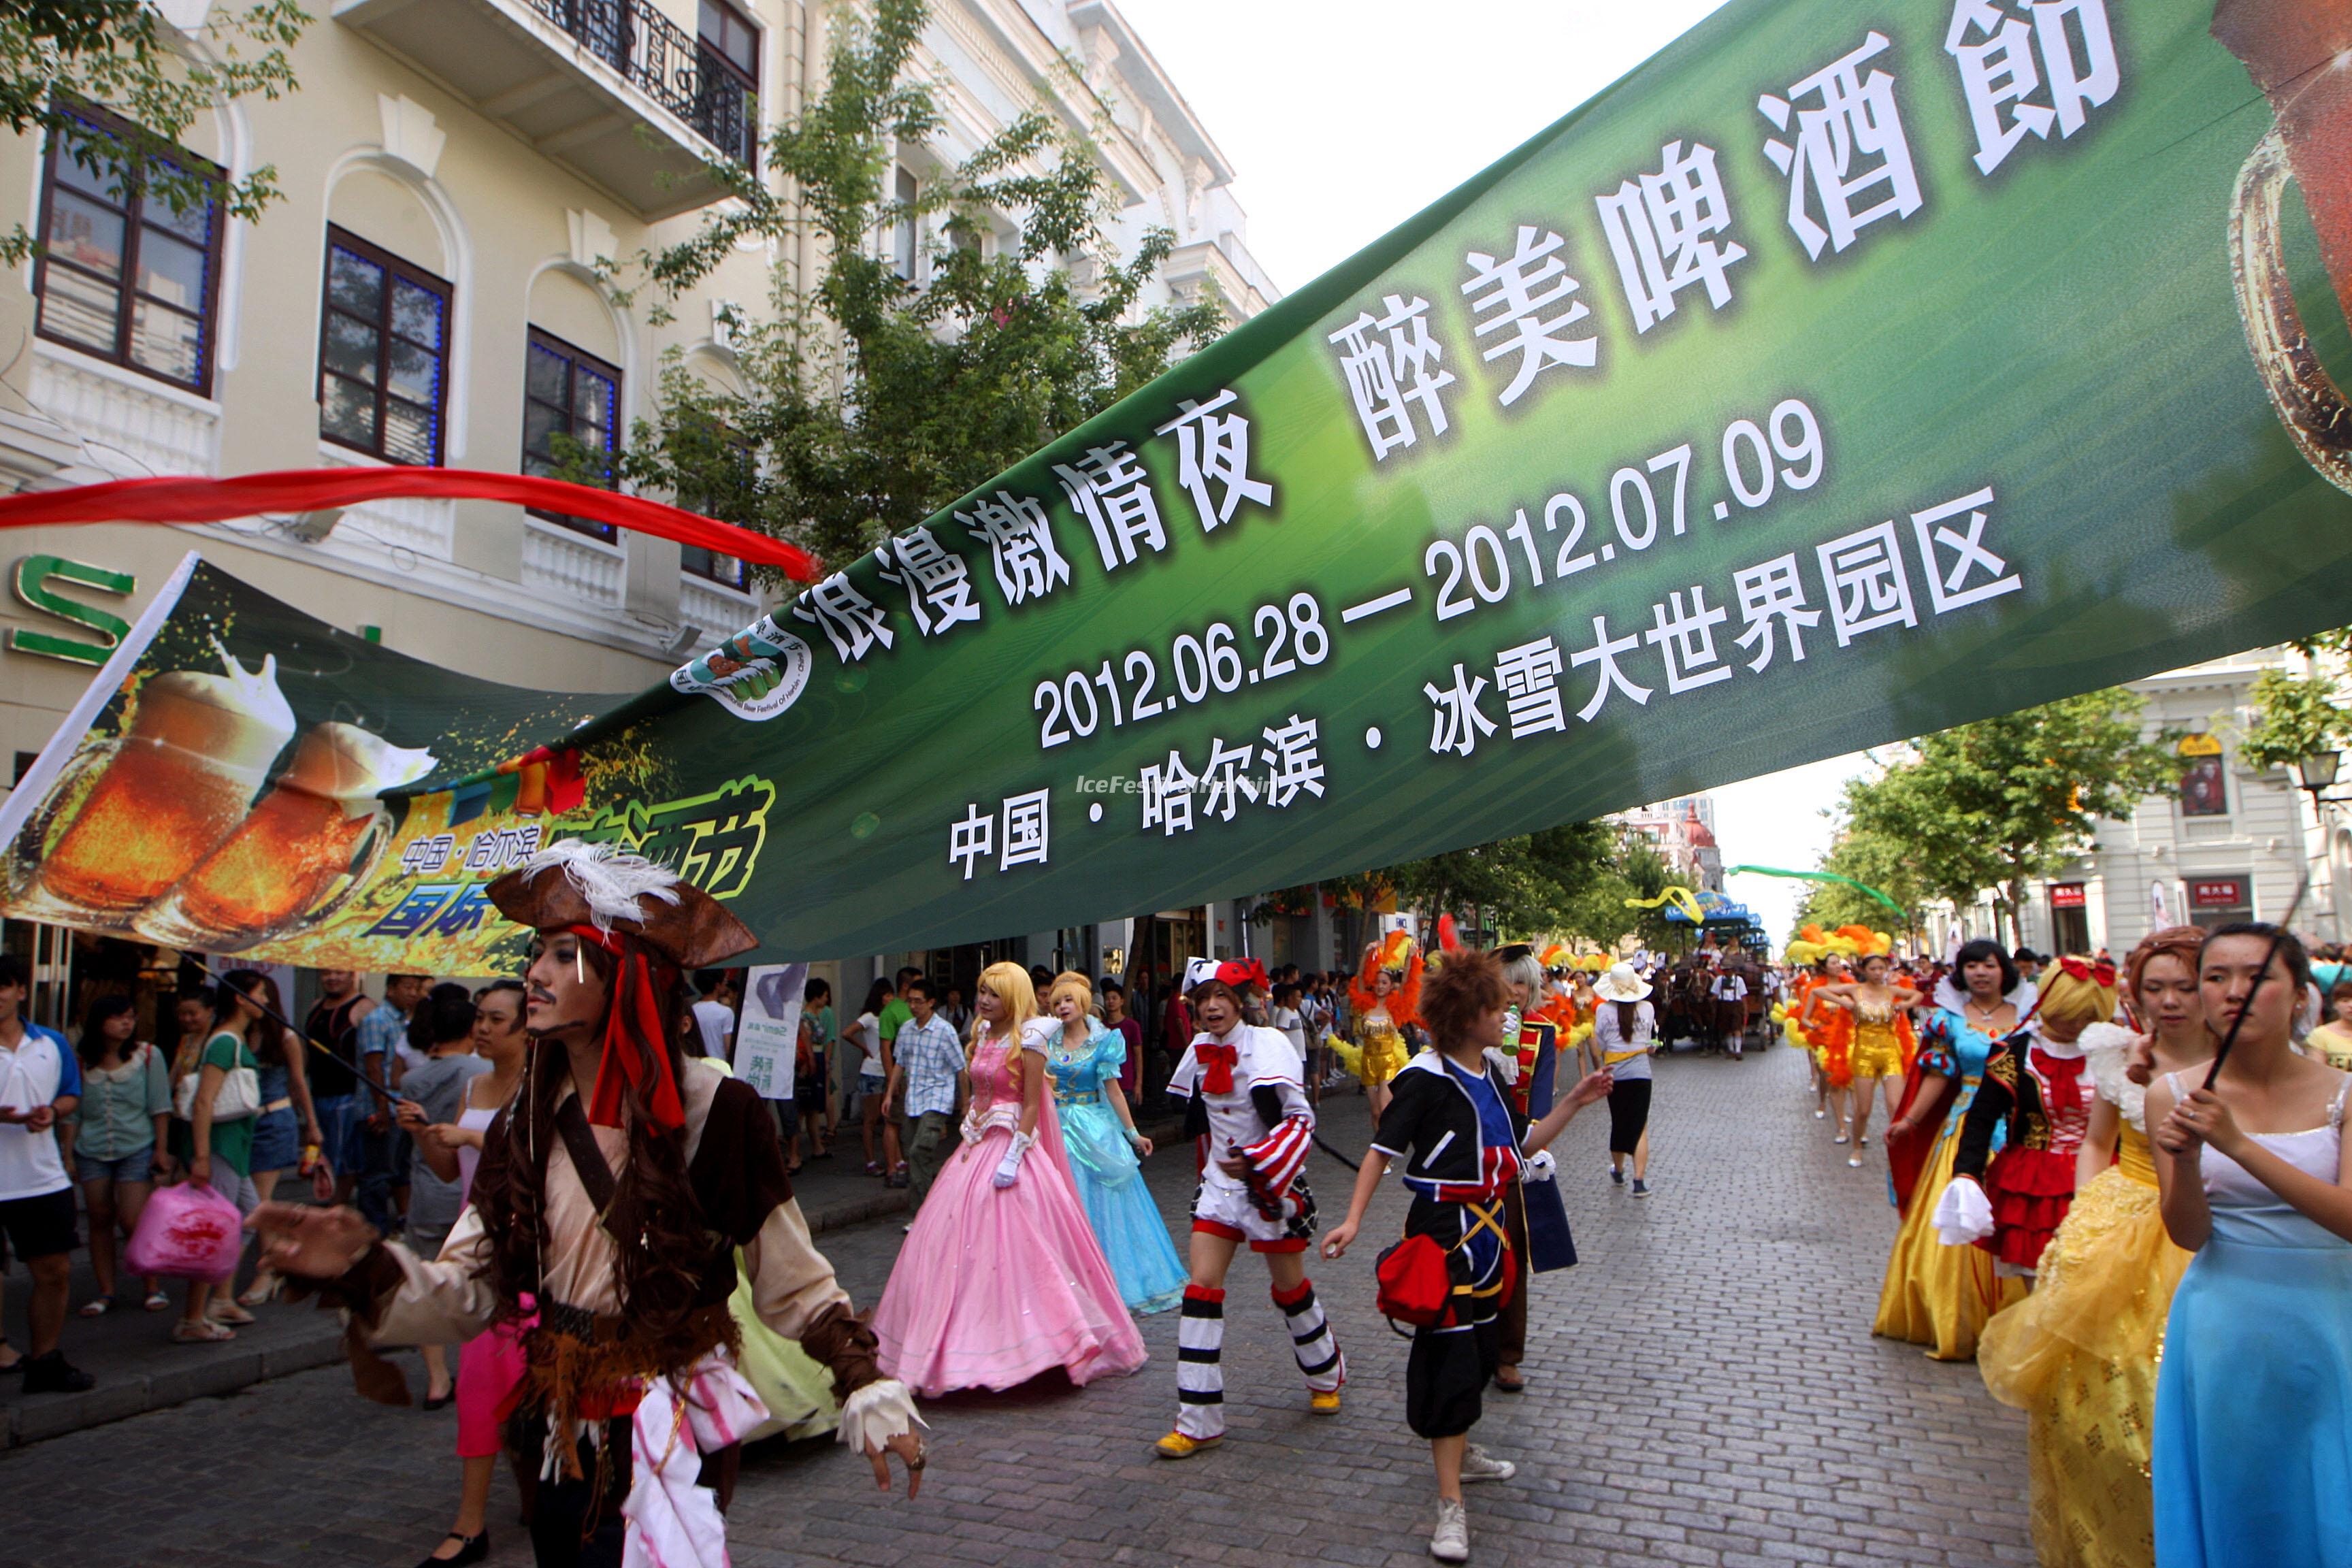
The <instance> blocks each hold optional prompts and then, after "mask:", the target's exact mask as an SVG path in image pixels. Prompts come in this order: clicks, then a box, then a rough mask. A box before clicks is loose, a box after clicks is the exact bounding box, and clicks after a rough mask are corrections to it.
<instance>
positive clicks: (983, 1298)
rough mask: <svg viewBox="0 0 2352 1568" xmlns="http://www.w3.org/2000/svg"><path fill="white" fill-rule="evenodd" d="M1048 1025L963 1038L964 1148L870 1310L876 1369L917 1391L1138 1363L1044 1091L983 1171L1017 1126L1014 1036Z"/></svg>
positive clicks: (1129, 1367)
mask: <svg viewBox="0 0 2352 1568" xmlns="http://www.w3.org/2000/svg"><path fill="white" fill-rule="evenodd" d="M1041 1025H1042V1026H1043V1027H1041ZM1051 1027H1052V1026H1051V1025H1050V1024H1047V1023H1045V1021H1044V1020H1039V1019H1031V1020H1030V1021H1029V1023H1028V1024H1027V1025H1026V1026H1024V1030H1023V1034H1022V1036H1021V1037H1019V1038H1016V1039H1012V1040H1004V1039H995V1038H990V1037H984V1036H983V1037H982V1038H980V1039H979V1040H977V1041H975V1042H974V1044H973V1047H972V1053H971V1110H969V1111H968V1112H966V1113H965V1117H964V1124H963V1146H962V1147H961V1148H960V1149H958V1150H957V1151H956V1152H955V1153H953V1154H951V1155H950V1156H949V1158H948V1163H947V1164H946V1166H945V1167H944V1168H942V1169H941V1170H940V1173H939V1176H938V1177H937V1179H936V1180H935V1181H934V1182H933V1183H932V1184H931V1190H930V1194H929V1196H927V1197H926V1198H924V1200H923V1206H922V1207H921V1208H919V1209H918V1210H917V1211H916V1212H915V1223H914V1226H913V1227H912V1228H911V1229H909V1230H908V1233H907V1239H906V1242H905V1244H904V1245H903V1246H902V1247H900V1248H899V1251H898V1263H897V1265H896V1266H894V1267H893V1268H891V1270H890V1282H889V1284H887V1286H885V1287H884V1288H883V1290H882V1301H881V1304H880V1305H879V1306H878V1307H877V1308H876V1309H875V1311H874V1335H875V1338H876V1339H877V1340H878V1341H879V1342H881V1363H882V1367H883V1370H884V1371H885V1372H886V1373H887V1374H888V1375H890V1376H892V1377H896V1378H898V1379H900V1380H901V1381H903V1382H905V1383H906V1384H908V1386H910V1387H912V1388H913V1389H914V1390H915V1392H916V1393H918V1394H921V1395H923V1396H924V1397H925V1398H927V1399H928V1398H933V1397H936V1396H938V1395H939V1394H945V1393H947V1392H948V1391H950V1389H958V1388H989V1389H1000V1388H1011V1387H1013V1385H1014V1384H1021V1383H1026V1382H1028V1381H1029V1380H1030V1379H1031V1378H1033V1377H1035V1376H1037V1375H1038V1374H1040V1373H1045V1372H1050V1371H1052V1370H1054V1369H1055V1368H1056V1367H1058V1368H1060V1369H1061V1370H1062V1371H1063V1372H1064V1373H1066V1374H1067V1375H1068V1377H1069V1380H1070V1381H1071V1382H1072V1383H1073V1384H1087V1383H1090V1382H1092V1381H1093V1380H1094V1379H1096V1378H1097V1377H1102V1376H1105V1375H1118V1374H1124V1373H1131V1372H1133V1371H1135V1370H1136V1369H1137V1368H1138V1367H1139V1366H1141V1365H1142V1364H1143V1361H1144V1349H1143V1336H1142V1335H1141V1334H1139V1333H1138V1332H1137V1331H1136V1327H1135V1320H1133V1319H1132V1318H1130V1317H1129V1316H1128V1315H1127V1304H1126V1302H1125V1301H1123V1300H1120V1298H1119V1293H1118V1279H1116V1278H1115V1277H1114V1276H1113V1275H1112V1273H1111V1270H1110V1265H1109V1263H1108V1261H1106V1260H1105V1258H1104V1257H1103V1249H1102V1244H1101V1243H1100V1242H1098V1241H1097V1240H1096V1239H1095V1232H1094V1227H1093V1226H1091V1225H1089V1224H1088V1223H1087V1211H1086V1209H1085V1208H1084V1207H1083V1206H1082V1205H1080V1204H1079V1202H1078V1194H1077V1192H1076V1188H1075V1187H1074V1186H1073V1185H1072V1183H1071V1178H1070V1165H1069V1161H1068V1158H1067V1156H1066V1154H1065V1153H1064V1152H1063V1143H1062V1135H1061V1122H1060V1118H1059V1117H1058V1116H1057V1115H1056V1114H1055V1106H1054V1097H1053V1096H1052V1095H1050V1094H1049V1095H1047V1096H1046V1097H1045V1104H1044V1105H1043V1106H1042V1107H1041V1108H1040V1109H1039V1111H1038V1116H1037V1127H1036V1132H1035V1139H1036V1142H1035V1144H1034V1147H1032V1148H1031V1149H1030V1151H1029V1152H1028V1154H1027V1155H1026V1156H1025V1157H1024V1159H1023V1160H1022V1162H1021V1166H1020V1171H1019V1173H1018V1175H1017V1176H1016V1177H1015V1179H1014V1181H1013V1184H1012V1185H1011V1186H1009V1187H1000V1186H998V1185H996V1183H995V1176H996V1171H997V1167H998V1166H999V1164H1000V1163H1002V1162H1003V1158H1004V1154H1005V1152H1006V1150H1007V1149H1008V1148H1009V1147H1010V1145H1011V1144H1012V1142H1013V1134H1014V1133H1015V1132H1016V1131H1018V1130H1019V1127H1020V1124H1021V1098H1022V1094H1021V1075H1022V1074H1023V1073H1024V1072H1025V1071H1028V1070H1030V1067H1031V1064H1030V1063H1029V1062H1028V1061H1027V1060H1026V1059H1025V1058H1026V1051H1024V1047H1027V1048H1028V1049H1029V1050H1034V1051H1037V1052H1039V1053H1041V1054H1042V1053H1044V1052H1045V1050H1046V1049H1047V1047H1048V1043H1049V1036H1048V1035H1047V1033H1046V1032H1045V1031H1046V1030H1049V1029H1050V1028H1051Z"/></svg>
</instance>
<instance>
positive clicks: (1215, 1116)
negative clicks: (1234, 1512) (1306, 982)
mask: <svg viewBox="0 0 2352 1568" xmlns="http://www.w3.org/2000/svg"><path fill="white" fill-rule="evenodd" d="M1265 984H1266V980H1265V970H1264V968H1262V967H1261V966H1260V965H1259V964H1258V963H1257V962H1256V961H1255V959H1253V960H1250V961H1248V962H1247V963H1219V962H1217V961H1215V960H1213V959H1205V958H1196V959H1193V960H1192V962H1191V963H1189V964H1187V965H1186V967H1185V972H1184V988H1185V993H1186V996H1187V999H1188V1000H1189V1001H1190V1002H1191V1004H1192V1011H1193V1016H1195V1017H1197V1018H1202V1022H1203V1026H1202V1029H1201V1030H1200V1032H1199V1033H1197V1034H1196V1035H1195V1036H1194V1037H1193V1039H1192V1047H1191V1048H1190V1049H1189V1050H1187V1051H1186V1052H1185V1054H1184V1057H1183V1059H1182V1060H1181V1061H1179V1062H1178V1063H1177V1064H1176V1070H1175V1073H1174V1074H1173V1076H1172V1077H1171V1079H1169V1083H1168V1092H1169V1093H1170V1094H1171V1095H1172V1096H1174V1097H1176V1098H1177V1099H1179V1100H1183V1101H1184V1102H1185V1107H1186V1109H1185V1121H1184V1130H1185V1131H1186V1132H1188V1133H1190V1134H1191V1135H1192V1137H1193V1138H1194V1139H1195V1140H1196V1141H1197V1146H1198V1148H1199V1150H1200V1162H1201V1184H1200V1187H1199V1189H1198V1190H1197V1191H1196V1192H1195V1194H1193V1199H1192V1235H1193V1237H1194V1240H1193V1247H1192V1282H1191V1283H1189V1284H1187V1285H1186V1286H1185V1288H1184V1302H1183V1310H1182V1316H1181V1320H1180V1321H1179V1323H1178V1326H1177V1345H1178V1349H1177V1357H1178V1360H1177V1367H1176V1389H1177V1395H1176V1397H1177V1411H1176V1427H1175V1430H1173V1431H1171V1432H1170V1433H1169V1434H1168V1435H1167V1436H1164V1437H1162V1438H1160V1441H1159V1442H1158V1443H1157V1444H1155V1445H1154V1446H1153V1447H1154V1449H1155V1451H1156V1452H1157V1453H1159V1455H1160V1457H1161V1458H1169V1459H1183V1458H1191V1457H1192V1455H1194V1454H1196V1453H1198V1452H1200V1450H1202V1448H1205V1447H1209V1446H1210V1445H1212V1444H1214V1443H1217V1442H1220V1441H1222V1440H1223V1437H1224V1435H1225V1374H1224V1368H1223V1353H1224V1339H1225V1291H1224V1277H1225V1270H1226V1269H1227V1268H1230V1267H1231V1266H1232V1260H1233V1252H1234V1247H1237V1246H1238V1245H1239V1244H1241V1243H1243V1242H1247V1243H1248V1244H1249V1247H1250V1250H1251V1251H1253V1252H1258V1253H1264V1254H1265V1255H1266V1263H1267V1267H1268V1268H1270V1269H1271V1270H1272V1271H1273V1273H1274V1276H1275V1284H1274V1304H1275V1306H1276V1308H1277V1309H1278V1310H1280V1311H1281V1313H1282V1316H1283V1320H1284V1321H1285V1323H1286V1325H1287V1326H1288V1328H1289V1330H1290V1342H1291V1349H1292V1352H1293V1353H1294V1355H1295V1356H1296V1357H1297V1362H1298V1372H1299V1375H1300V1376H1302V1377H1304V1378H1305V1379H1306V1380H1307V1391H1308V1396H1309V1405H1310V1407H1311V1408H1312V1409H1313V1410H1314V1411H1315V1412H1316V1414H1318V1415H1336V1414H1337V1413H1338V1412H1339V1385H1340V1384H1342V1383H1344V1382H1346V1381H1347V1373H1348V1368H1347V1362H1346V1360H1345V1358H1343V1357H1342V1356H1341V1355H1340V1353H1339V1342H1338V1341H1337V1340H1335V1339H1334V1338H1332V1335H1331V1326H1330V1324H1329V1323H1328V1321H1326V1320H1325V1318H1324V1315H1323V1305H1322V1303H1321V1302H1319V1301H1318V1300H1316V1299H1315V1284H1314V1281H1313V1280H1311V1279H1307V1275H1306V1270H1305V1268H1303V1267H1302V1266H1300V1264H1299V1263H1298V1262H1297V1259H1298V1258H1299V1257H1300V1255H1301V1254H1303V1253H1305V1252H1306V1250H1307V1238H1308V1237H1311V1236H1313V1235H1314V1234H1315V1195H1314V1194H1312V1193H1310V1192H1309V1191H1307V1183H1306V1182H1305V1181H1304V1180H1303V1179H1302V1173H1303V1172H1304V1171H1305V1169H1306V1165H1307V1148H1308V1146H1309V1145H1310V1144H1311V1143H1312V1142H1313V1141H1314V1135H1315V1108H1314V1107H1313V1106H1312V1105H1311V1104H1309V1103H1308V1102H1307V1091H1306V1089H1305V1088H1304V1087H1303V1085H1302V1082H1301V1079H1302V1077H1303V1074H1304V1072H1305V1068H1306V1064H1305V1063H1303V1062H1301V1061H1300V1060H1299V1058H1298V1053H1297V1051H1295V1050H1293V1049H1291V1046H1290V1041H1289V1039H1288V1038H1287V1037H1286V1036H1285V1035H1284V1034H1283V1033H1282V1031H1280V1030H1279V1029H1268V1028H1262V1027H1260V1026H1256V1025H1254V1024H1245V1023H1243V1022H1242V1021H1241V1016H1242V1005H1243V1003H1244V1000H1245V998H1246V996H1247V994H1248V993H1249V992H1250V991H1251V990H1252V989H1254V988H1255V989H1261V990H1262V989H1264V988H1265ZM1210 1016H1215V1017H1217V1018H1219V1019H1222V1020H1223V1021H1224V1030H1225V1032H1224V1033H1223V1034H1216V1033H1213V1032H1212V1031H1211V1029H1210V1028H1209V1027H1208V1026H1207V1024H1208V1021H1209V1017H1210ZM1204 1240H1205V1241H1207V1242H1208V1244H1209V1245H1207V1246H1205V1247H1204V1246H1203V1241H1204ZM1220 1243H1222V1245H1218V1244H1220ZM1286 1274H1294V1275H1296V1276H1297V1279H1296V1281H1295V1282H1292V1283H1287V1284H1286V1283H1285V1281H1284V1279H1283V1276H1284V1275H1286ZM1204 1279H1205V1280H1206V1282H1204Z"/></svg>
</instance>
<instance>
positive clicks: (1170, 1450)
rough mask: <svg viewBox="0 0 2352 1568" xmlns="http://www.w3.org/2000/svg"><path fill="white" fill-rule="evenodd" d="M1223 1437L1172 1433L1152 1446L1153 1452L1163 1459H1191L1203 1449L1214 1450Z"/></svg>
mask: <svg viewBox="0 0 2352 1568" xmlns="http://www.w3.org/2000/svg"><path fill="white" fill-rule="evenodd" d="M1223 1441H1224V1439H1223V1437H1187V1436H1184V1434H1183V1433H1181V1432H1171V1433H1169V1434H1168V1436H1165V1437H1162V1438H1160V1441H1158V1442H1157V1443H1154V1444H1152V1445H1151V1451H1152V1452H1153V1453H1155V1454H1157V1455H1159V1456H1160V1458H1163V1459H1189V1458H1192V1456H1193V1455H1195V1454H1197V1453H1199V1452H1200V1451H1201V1450H1202V1449H1203V1448H1213V1447H1216V1446H1217V1445H1218V1444H1220V1443H1222V1442H1223Z"/></svg>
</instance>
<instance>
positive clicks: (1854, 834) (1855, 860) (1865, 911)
mask: <svg viewBox="0 0 2352 1568" xmlns="http://www.w3.org/2000/svg"><path fill="white" fill-rule="evenodd" d="M1873 782H1874V781H1871V780H1866V779H1849V780H1847V781H1846V789H1845V795H1844V796H1843V803H1842V805H1840V808H1839V811H1838V813H1837V815H1838V817H1839V819H1840V826H1839V828H1838V833H1837V837H1836V838H1835V840H1834V841H1833V842H1832V844H1831V846H1830V849H1829V853H1827V854H1826V855H1823V856H1822V861H1821V866H1820V868H1819V869H1821V870H1823V871H1830V872H1833V873H1835V874H1836V875H1838V876H1841V877H1851V878H1853V879H1854V880H1855V881H1857V882H1860V883H1863V884H1864V886H1867V887H1872V888H1876V889H1878V890H1879V891H1880V892H1882V893H1885V895H1886V896H1887V897H1888V898H1890V899H1893V900H1895V902H1896V903H1898V904H1901V905H1902V906H1903V908H1904V910H1905V911H1906V913H1905V914H1902V915H1897V914H1896V913H1895V911H1894V910H1890V909H1888V908H1887V907H1886V906H1885V904H1882V903H1880V902H1879V901H1878V900H1876V899H1874V898H1872V897H1871V896H1870V895H1869V894H1868V893H1865V892H1863V891H1862V890H1861V889H1858V888H1851V887H1848V886H1846V885H1845V884H1844V883H1843V882H1815V883H1812V884H1811V886H1810V888H1809V889H1808V890H1807V892H1806V894H1805V898H1804V901H1803V902H1802V903H1801V904H1800V905H1799V906H1798V907H1797V924H1798V925H1800V926H1802V925H1806V924H1813V925H1818V926H1821V927H1822V928H1823V929H1824V930H1828V931H1835V930H1836V929H1837V928H1838V927H1840V926H1843V925H1866V926H1868V927H1870V929H1871V930H1873V931H1886V930H1889V929H1891V928H1893V927H1895V926H1896V925H1903V926H1906V927H1907V928H1909V929H1913V930H1916V928H1917V927H1918V924H1919V919H1918V915H1919V907H1920V906H1921V905H1922V904H1924V903H1926V902H1927V900H1929V899H1931V898H1934V897H1936V896H1937V895H1935V894H1934V893H1931V892H1930V891H1929V890H1928V889H1927V885H1926V884H1925V883H1924V882H1923V881H1922V880H1921V879H1920V875H1919V870H1918V867H1917V864H1916V860H1915V858H1913V856H1912V855H1911V853H1910V850H1909V847H1908V846H1906V845H1905V844H1904V843H1902V842H1901V841H1899V840H1896V839H1891V838H1888V837H1885V836H1884V835H1883V834H1880V833H1875V832H1872V831H1869V830H1867V829H1864V828H1862V827H1858V826H1855V825H1854V822H1853V811H1854V807H1853V796H1854V793H1855V791H1856V790H1857V789H1867V788H1868V787H1869V786H1870V784H1872V783H1873Z"/></svg>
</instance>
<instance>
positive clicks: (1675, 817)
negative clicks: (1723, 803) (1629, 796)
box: [1609, 795, 1723, 893]
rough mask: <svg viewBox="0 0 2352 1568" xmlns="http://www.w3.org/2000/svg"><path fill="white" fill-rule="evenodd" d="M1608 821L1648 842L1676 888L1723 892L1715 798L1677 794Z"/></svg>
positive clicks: (1618, 814)
mask: <svg viewBox="0 0 2352 1568" xmlns="http://www.w3.org/2000/svg"><path fill="white" fill-rule="evenodd" d="M1609 820H1610V821H1612V822H1613V823H1616V824H1617V825H1618V826H1620V827H1622V828H1623V829H1624V830H1625V831H1627V832H1630V833H1638V834H1640V835H1641V836H1642V837H1644V838H1646V839H1648V840H1649V841H1650V844H1651V846H1652V847H1654V848H1655V849H1656V850H1657V852H1658V858H1660V859H1662V860H1664V862H1665V863H1666V874H1667V876H1668V877H1669V878H1670V879H1672V880H1673V881H1674V883H1675V885H1677V886H1680V887H1685V888H1688V889H1691V890H1692V891H1693V892H1698V891H1706V892H1716V893H1719V892H1721V891H1723V851H1722V850H1721V849H1720V848H1719V847H1717V845H1716V841H1715V797H1714V796H1713V795H1676V796H1675V798H1674V799H1672V800H1662V801H1659V802H1656V803H1655V804H1654V805H1643V806H1637V807H1635V808H1634V809H1633V810H1632V811H1621V812H1618V813H1616V814H1615V815H1614V816H1611V817H1610V818H1609Z"/></svg>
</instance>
